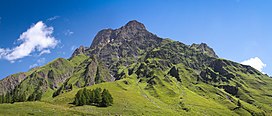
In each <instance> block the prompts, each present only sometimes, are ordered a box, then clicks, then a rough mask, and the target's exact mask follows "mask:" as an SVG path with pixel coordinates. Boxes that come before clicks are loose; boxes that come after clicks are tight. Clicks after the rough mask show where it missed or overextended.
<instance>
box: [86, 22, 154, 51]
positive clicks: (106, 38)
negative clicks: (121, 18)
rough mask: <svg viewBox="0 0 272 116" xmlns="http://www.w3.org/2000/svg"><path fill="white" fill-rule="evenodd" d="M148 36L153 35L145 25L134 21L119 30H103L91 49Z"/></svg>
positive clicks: (96, 37) (94, 40)
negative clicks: (116, 41)
mask: <svg viewBox="0 0 272 116" xmlns="http://www.w3.org/2000/svg"><path fill="white" fill-rule="evenodd" d="M146 34H151V33H150V32H148V31H147V30H146V28H145V26H144V24H142V23H140V22H138V21H136V20H132V21H129V22H128V23H127V24H126V25H125V26H122V27H121V28H118V29H103V30H101V31H99V32H98V33H97V35H96V36H95V38H94V39H93V42H92V44H91V46H90V48H92V49H93V48H102V47H103V46H105V45H106V44H108V43H110V42H113V41H115V40H119V41H120V40H127V41H130V40H131V39H133V38H135V37H136V36H137V35H139V36H142V35H143V36H144V35H146Z"/></svg>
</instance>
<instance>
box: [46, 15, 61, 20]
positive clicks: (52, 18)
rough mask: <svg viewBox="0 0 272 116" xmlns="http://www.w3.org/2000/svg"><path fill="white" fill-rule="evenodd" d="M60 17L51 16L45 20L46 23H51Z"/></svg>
mask: <svg viewBox="0 0 272 116" xmlns="http://www.w3.org/2000/svg"><path fill="white" fill-rule="evenodd" d="M59 17H60V16H53V17H50V18H48V19H47V21H53V20H56V19H58V18H59Z"/></svg>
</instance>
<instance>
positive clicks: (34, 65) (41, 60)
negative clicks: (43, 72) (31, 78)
mask: <svg viewBox="0 0 272 116" xmlns="http://www.w3.org/2000/svg"><path fill="white" fill-rule="evenodd" d="M45 61H46V59H45V58H40V59H38V60H37V62H36V63H35V64H32V65H30V66H29V68H30V69H31V68H34V67H37V66H41V65H43V64H44V63H45Z"/></svg>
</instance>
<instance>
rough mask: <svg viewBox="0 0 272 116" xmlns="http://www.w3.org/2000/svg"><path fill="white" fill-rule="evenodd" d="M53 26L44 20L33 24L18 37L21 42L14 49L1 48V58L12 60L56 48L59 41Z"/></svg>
mask: <svg viewBox="0 0 272 116" xmlns="http://www.w3.org/2000/svg"><path fill="white" fill-rule="evenodd" d="M52 33H53V27H47V26H46V25H45V24H44V23H43V22H42V21H39V22H37V23H36V24H35V25H33V26H31V27H30V28H29V29H28V30H27V31H26V32H24V33H22V34H21V35H20V37H19V39H18V41H21V44H20V45H18V46H17V47H14V48H12V49H8V48H7V49H3V48H0V55H1V56H0V58H4V59H6V60H9V61H11V62H14V61H15V60H17V59H21V58H24V57H26V56H29V55H30V54H31V53H33V52H40V54H44V53H50V51H48V49H49V48H55V47H56V45H57V44H58V43H59V41H57V40H56V39H55V38H54V37H53V36H52Z"/></svg>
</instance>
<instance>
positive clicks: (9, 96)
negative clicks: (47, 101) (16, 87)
mask: <svg viewBox="0 0 272 116" xmlns="http://www.w3.org/2000/svg"><path fill="white" fill-rule="evenodd" d="M41 98H42V92H41V91H40V90H36V91H34V92H33V93H32V94H30V95H29V96H28V97H27V95H26V93H22V94H18V92H13V91H12V92H9V93H6V94H5V95H0V103H14V102H25V101H40V100H41Z"/></svg>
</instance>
